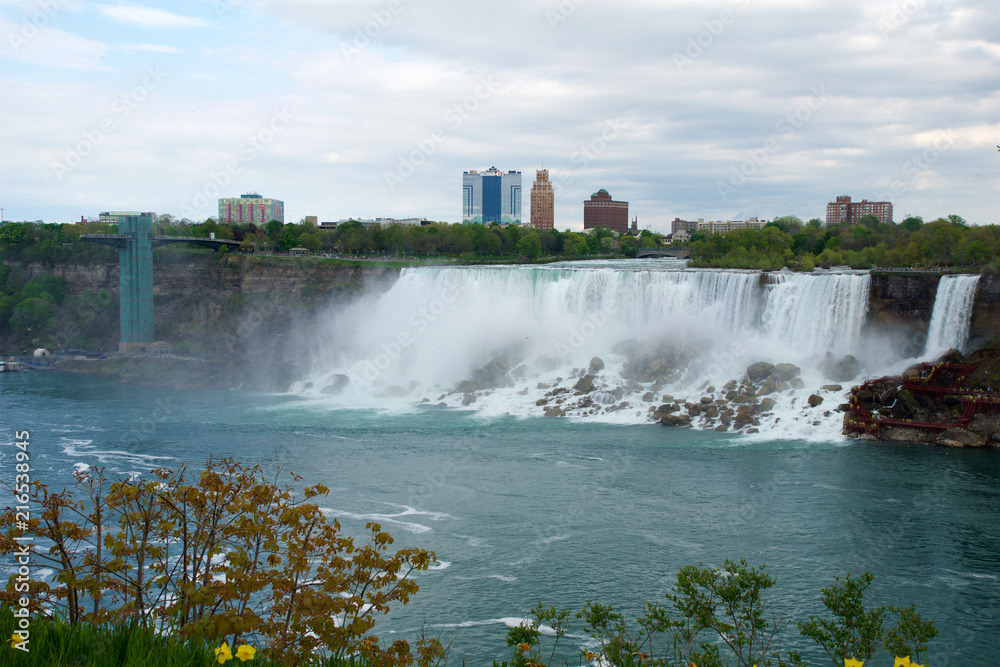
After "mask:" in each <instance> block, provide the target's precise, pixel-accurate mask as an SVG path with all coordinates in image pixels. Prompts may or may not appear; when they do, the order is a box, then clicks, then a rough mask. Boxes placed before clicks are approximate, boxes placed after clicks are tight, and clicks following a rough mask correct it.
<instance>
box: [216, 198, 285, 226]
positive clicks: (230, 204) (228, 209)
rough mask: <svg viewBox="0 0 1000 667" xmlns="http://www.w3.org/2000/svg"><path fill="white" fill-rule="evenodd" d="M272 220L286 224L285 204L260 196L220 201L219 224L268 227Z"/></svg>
mask: <svg viewBox="0 0 1000 667" xmlns="http://www.w3.org/2000/svg"><path fill="white" fill-rule="evenodd" d="M272 220H277V221H278V222H280V223H281V224H285V202H283V201H280V200H278V199H265V198H264V197H262V196H260V195H258V194H249V195H240V197H239V198H238V199H237V198H235V197H233V198H231V199H220V200H219V220H218V222H225V223H232V222H235V223H241V224H246V223H251V222H252V223H254V224H258V225H266V224H267V223H269V222H271V221H272Z"/></svg>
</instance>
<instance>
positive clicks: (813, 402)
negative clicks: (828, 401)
mask: <svg viewBox="0 0 1000 667" xmlns="http://www.w3.org/2000/svg"><path fill="white" fill-rule="evenodd" d="M807 400H808V401H809V407H812V408H815V407H816V406H817V405H819V404H821V403H822V402H823V397H822V396H820V395H819V394H812V395H811V396H810V397H809V398H808V399H807Z"/></svg>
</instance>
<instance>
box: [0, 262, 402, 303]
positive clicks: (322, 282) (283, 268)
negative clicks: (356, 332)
mask: <svg viewBox="0 0 1000 667" xmlns="http://www.w3.org/2000/svg"><path fill="white" fill-rule="evenodd" d="M8 264H9V265H11V266H18V267H19V268H21V269H22V270H24V271H25V273H26V275H27V277H28V278H35V277H38V276H42V275H45V274H51V275H55V276H60V277H62V278H65V279H66V285H67V288H68V291H69V293H70V294H81V293H83V292H86V291H87V290H94V291H97V290H102V289H104V290H108V291H109V292H111V293H112V294H116V295H117V294H118V264H117V263H115V264H92V265H86V264H55V265H45V264H38V263H18V262H8ZM397 273H398V269H395V268H392V267H387V266H385V265H383V264H380V263H377V262H368V263H360V262H359V263H357V264H344V263H334V262H323V261H316V260H307V259H291V258H272V257H248V256H245V255H243V256H231V257H224V256H222V257H220V256H217V255H214V254H213V255H202V256H193V257H190V258H188V259H185V260H184V261H176V260H173V258H168V259H160V258H156V259H154V260H153V295H154V297H159V296H163V297H175V296H183V295H190V294H193V293H202V294H204V290H207V289H208V290H224V291H235V292H240V293H243V294H262V293H267V292H284V293H289V292H293V293H294V292H301V291H302V290H306V291H307V292H309V293H327V292H331V291H332V292H339V291H351V290H354V289H357V288H358V287H360V286H361V285H362V284H363V283H364V282H365V281H369V280H378V279H383V278H393V277H395V275H396V274H397Z"/></svg>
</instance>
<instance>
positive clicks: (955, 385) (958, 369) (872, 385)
mask: <svg viewBox="0 0 1000 667" xmlns="http://www.w3.org/2000/svg"><path fill="white" fill-rule="evenodd" d="M975 369H976V366H975V365H973V364H947V363H936V364H929V363H925V364H920V365H919V366H918V367H917V369H916V370H917V372H918V373H919V377H916V378H907V379H904V378H902V377H890V376H887V377H881V378H878V379H876V380H867V381H865V382H864V383H862V384H860V385H858V386H857V387H854V388H853V389H851V396H850V400H849V405H850V408H851V411H852V412H853V413H854V415H855V416H854V418H846V419H845V420H844V433H845V434H849V433H857V434H861V433H871V434H876V433H878V432H879V431H880V430H881V429H882V428H884V427H886V426H901V427H903V428H914V429H918V430H922V431H945V430H947V429H949V428H965V427H966V426H967V425H968V424H969V422H970V421H972V417H973V416H974V415H975V414H976V413H977V412H988V413H1000V395H998V394H996V393H994V392H987V391H980V390H975V389H966V388H965V387H964V384H965V380H966V378H968V376H969V374H970V373H972V371H974V370H975ZM943 383H946V384H943ZM885 384H896V385H897V390H898V391H902V390H904V389H905V390H907V391H909V392H910V393H914V394H934V395H937V396H957V397H960V400H961V404H962V406H964V408H965V410H963V412H962V416H961V417H959V418H958V421H956V422H954V423H951V424H946V423H942V422H921V421H913V420H912V419H899V418H896V417H890V416H887V415H880V414H877V413H874V412H872V411H871V410H869V409H868V408H867V407H865V405H864V404H863V402H862V400H861V398H860V397H859V396H858V395H859V394H860V393H861V392H862V391H864V390H865V389H870V390H872V391H873V392H874V391H875V390H876V388H877V387H879V386H882V385H885Z"/></svg>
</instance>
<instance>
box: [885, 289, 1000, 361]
mask: <svg viewBox="0 0 1000 667" xmlns="http://www.w3.org/2000/svg"><path fill="white" fill-rule="evenodd" d="M940 280H941V274H940V273H938V272H936V271H873V272H872V274H871V292H870V296H869V300H868V303H869V312H868V324H869V326H870V327H873V328H876V329H879V330H883V331H886V332H892V333H894V334H895V335H899V336H903V338H904V341H903V342H904V343H905V344H906V345H907V346H908V347H910V348H912V349H913V350H914V353H917V352H918V351H919V350H921V349H922V348H923V345H924V342H925V339H926V336H927V327H928V324H929V323H930V320H931V313H932V312H933V310H934V299H935V297H936V296H937V288H938V283H939V282H940ZM997 332H1000V276H996V275H983V276H980V279H979V285H978V287H977V289H976V298H975V302H974V306H973V311H972V322H971V325H970V330H969V342H970V345H972V346H975V345H976V344H977V343H984V342H987V341H989V340H993V339H995V338H996V337H997V335H998V334H997Z"/></svg>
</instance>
